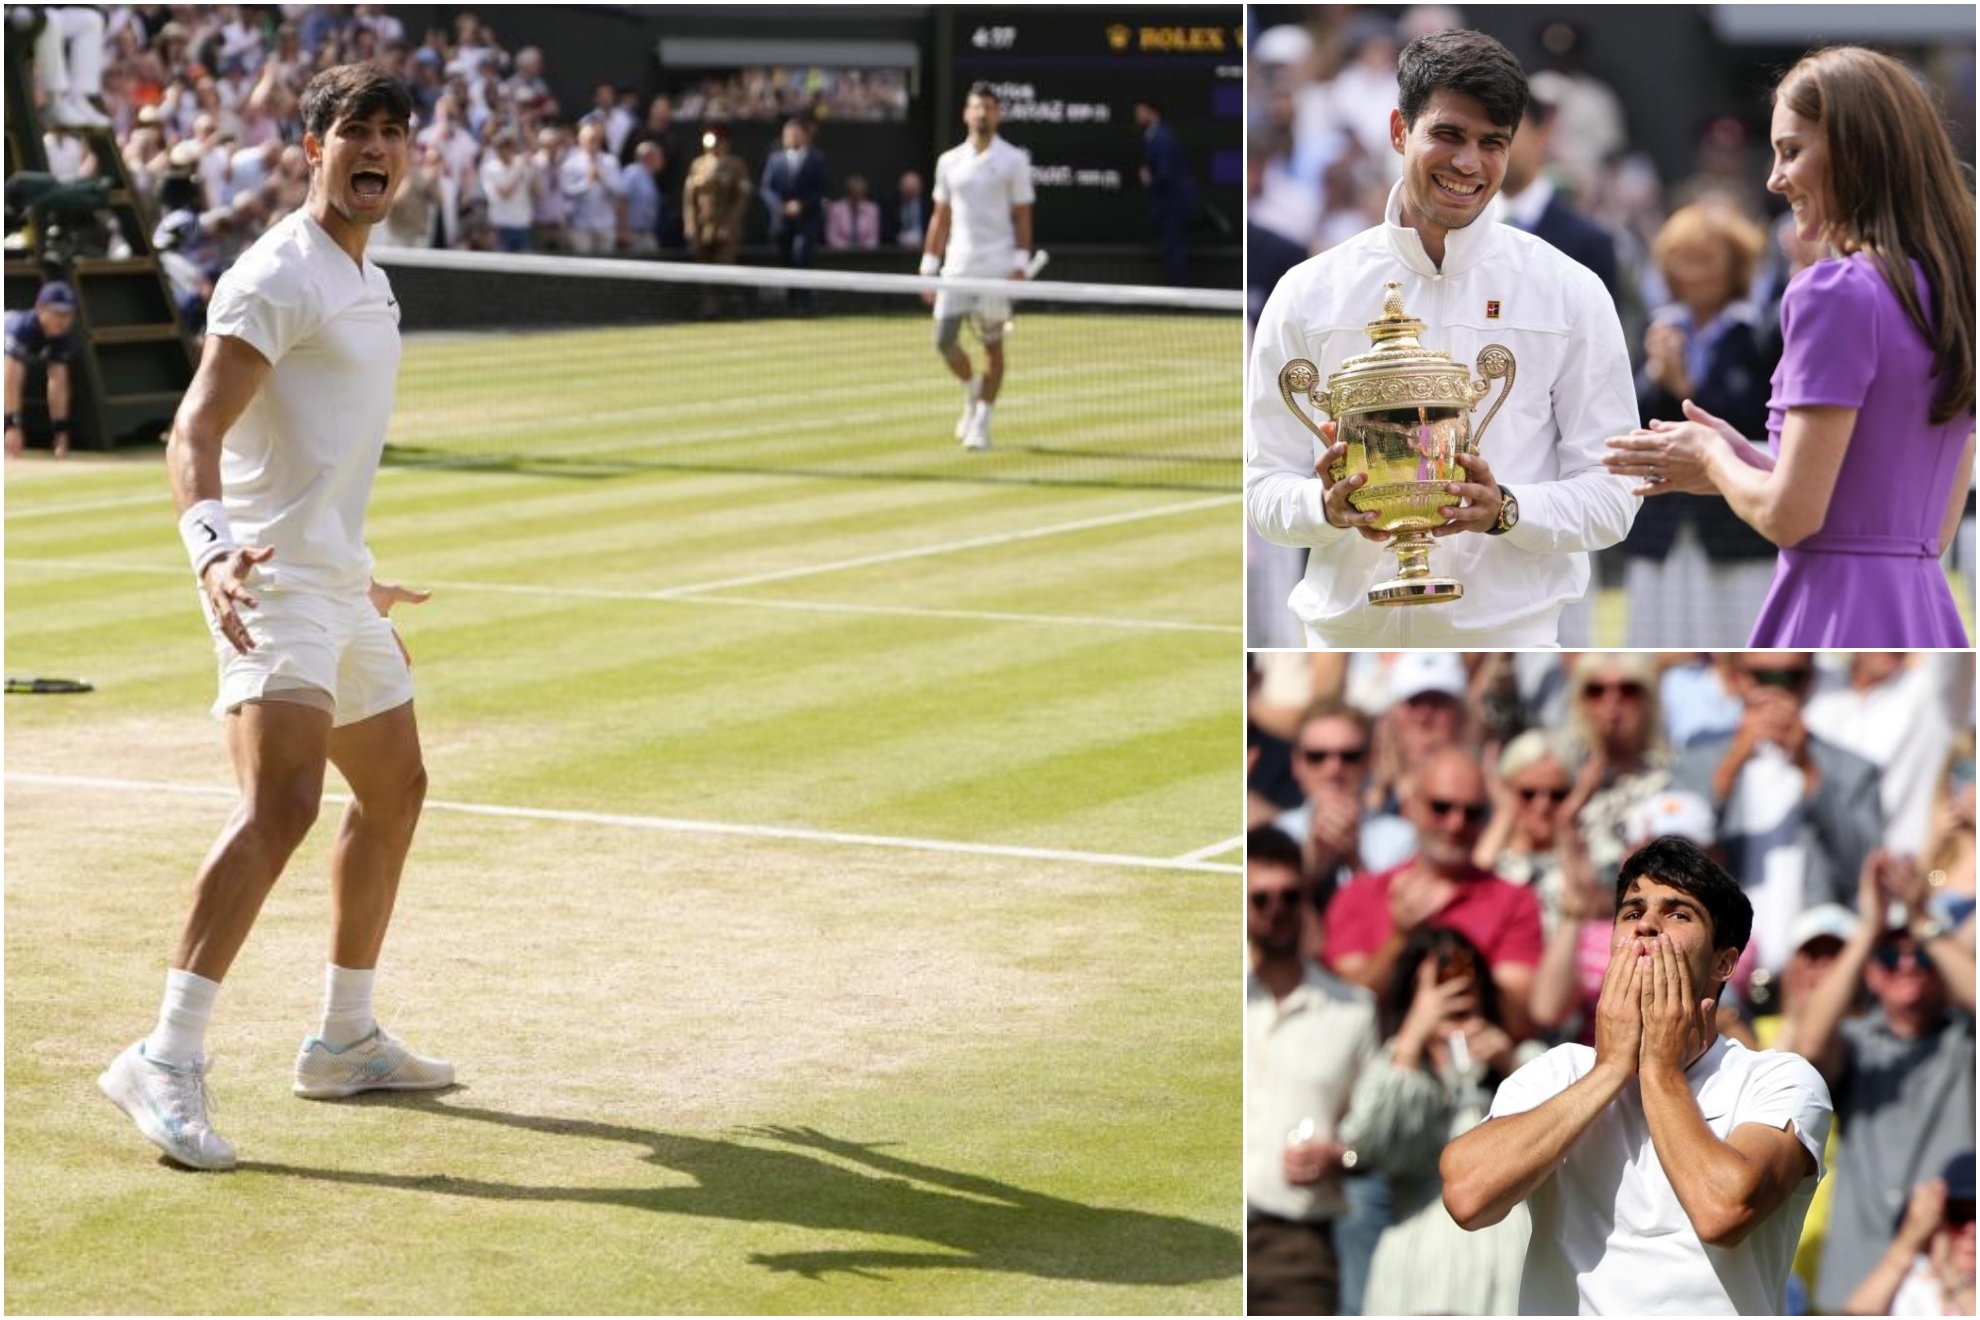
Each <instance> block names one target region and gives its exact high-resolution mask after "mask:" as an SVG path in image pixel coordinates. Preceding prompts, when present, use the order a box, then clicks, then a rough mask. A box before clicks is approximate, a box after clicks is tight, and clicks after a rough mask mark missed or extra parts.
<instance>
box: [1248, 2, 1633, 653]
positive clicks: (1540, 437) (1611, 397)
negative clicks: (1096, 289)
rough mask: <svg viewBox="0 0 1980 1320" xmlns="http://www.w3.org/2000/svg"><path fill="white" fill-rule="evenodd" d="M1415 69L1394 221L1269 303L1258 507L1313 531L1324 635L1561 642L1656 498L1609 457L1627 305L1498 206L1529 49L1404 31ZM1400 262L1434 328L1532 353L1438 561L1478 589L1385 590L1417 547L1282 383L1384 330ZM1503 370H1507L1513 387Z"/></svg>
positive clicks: (1406, 57) (1398, 121)
mask: <svg viewBox="0 0 1980 1320" xmlns="http://www.w3.org/2000/svg"><path fill="white" fill-rule="evenodd" d="M1397 82H1398V90H1399V97H1398V100H1399V107H1398V108H1397V109H1396V110H1394V111H1392V112H1391V114H1390V120H1389V129H1390V140H1391V143H1392V144H1393V146H1394V147H1395V149H1396V151H1397V152H1399V153H1400V154H1401V155H1402V158H1403V178H1402V181H1401V182H1400V183H1398V184H1397V185H1396V187H1395V189H1394V190H1393V191H1392V192H1391V193H1390V194H1389V205H1388V213H1387V215H1386V217H1385V219H1384V221H1383V223H1382V224H1380V225H1378V226H1376V227H1375V228H1373V229H1369V230H1365V231H1364V232H1362V233H1360V234H1358V235H1356V236H1355V237H1354V238H1351V239H1349V240H1348V241H1347V242H1345V243H1343V244H1341V245H1339V246H1338V247H1335V248H1332V249H1329V250H1328V251H1326V252H1323V253H1321V254H1320V255H1319V256H1317V257H1314V258H1312V259H1310V260H1308V261H1304V262H1301V263H1300V264H1299V265H1297V266H1295V267H1293V268H1292V270H1291V271H1289V272H1287V274H1286V275H1285V277H1284V278H1283V279H1281V280H1280V281H1279V284H1278V287H1277V288H1276V289H1274V290H1273V293H1272V296H1271V298H1270V299H1269V300H1268V301H1267V302H1266V304H1265V310H1264V312H1263V313H1262V314H1261V316H1260V318H1259V322H1258V329H1257V332H1256V334H1255V336H1254V337H1253V340H1252V353H1251V366H1250V375H1249V378H1248V380H1247V382H1246V410H1245V509H1246V513H1247V515H1248V516H1249V518H1250V521H1251V525H1252V527H1253V528H1254V529H1255V530H1256V531H1257V533H1258V534H1259V535H1260V536H1261V537H1263V538H1264V539H1266V540H1267V541H1272V542H1276V543H1278V544H1281V545H1292V546H1307V547H1311V551H1312V553H1311V554H1310V555H1309V556H1308V557H1307V568H1306V575H1305V578H1304V580H1303V581H1301V582H1300V584H1299V585H1298V586H1297V587H1296V588H1294V590H1293V593H1292V596H1291V598H1290V600H1289V602H1288V603H1289V604H1290V605H1291V607H1292V610H1293V612H1294V613H1295V614H1297V615H1298V616H1299V618H1300V620H1301V622H1302V623H1303V624H1304V625H1305V629H1306V639H1307V644H1308V645H1309V646H1316V647H1321V646H1324V647H1348V648H1367V649H1389V648H1394V647H1404V646H1437V647H1466V648H1480V649H1491V648H1498V647H1517V646H1551V645H1555V644H1557V642H1558V639H1559V623H1560V617H1561V612H1562V610H1563V608H1564V607H1566V606H1567V605H1569V604H1570V603H1572V602H1575V601H1578V600H1580V599H1581V598H1582V596H1583V595H1585V594H1586V592H1587V590H1588V585H1589V572H1590V564H1589V552H1590V551H1592V550H1599V549H1602V548H1603V547H1605V546H1610V545H1614V544H1616V543H1617V542H1619V541H1621V540H1622V539H1623V537H1624V536H1626V535H1627V534H1628V532H1629V525H1630V523H1631V521H1632V520H1634V518H1635V517H1636V510H1637V508H1638V507H1639V505H1640V503H1641V501H1640V500H1639V499H1638V498H1637V497H1636V496H1633V495H1631V494H1630V493H1629V492H1630V485H1629V483H1628V482H1626V481H1620V480H1618V479H1616V478H1614V477H1612V476H1610V475H1609V473H1608V471H1607V470H1606V469H1605V468H1603V466H1602V464H1601V459H1602V456H1603V453H1604V452H1605V451H1604V448H1603V444H1602V440H1603V437H1604V436H1606V435H1608V434H1611V432H1609V431H1608V429H1607V428H1609V427H1610V426H1613V425H1615V424H1616V423H1617V422H1619V421H1621V420H1623V419H1625V418H1634V417H1635V416H1636V392H1635V387H1634V385H1633V383H1632V381H1631V377H1630V367H1629V353H1628V350H1627V349H1626V348H1625V346H1624V343H1623V334H1622V325H1621V323H1620V322H1619V321H1618V320H1617V319H1616V312H1615V305H1614V303H1613V302H1612V301H1611V300H1610V298H1609V295H1608V292H1607V291H1606V290H1605V289H1604V288H1603V287H1602V282H1601V281H1600V280H1599V279H1597V278H1596V277H1595V275H1594V274H1593V273H1591V272H1590V271H1589V270H1588V269H1587V268H1585V267H1583V266H1582V265H1580V264H1579V263H1577V262H1576V261H1574V260H1573V259H1571V258H1569V257H1568V256H1566V255H1565V254H1563V253H1562V252H1560V251H1559V250H1558V249H1556V248H1554V247H1551V246H1549V245H1548V244H1547V243H1546V242H1545V241H1543V240H1541V239H1538V238H1535V237H1534V236H1533V235H1531V234H1528V233H1525V232H1523V231H1521V230H1519V229H1515V228H1514V227H1512V226H1511V225H1506V224H1501V223H1499V221H1498V219H1497V208H1496V207H1494V206H1493V200H1494V198H1495V197H1496V196H1497V195H1498V191H1499V185H1500V183H1501V182H1502V181H1503V180H1504V178H1505V170H1506V155H1507V150H1508V148H1509V147H1510V146H1511V145H1512V139H1513V132H1514V129H1515V128H1516V127H1517V126H1518V124H1519V122H1520V118H1521V116H1522V114H1523V113H1524V112H1525V107H1526V75H1525V73H1524V72H1523V71H1522V70H1521V69H1520V66H1519V62H1518V61H1517V60H1515V59H1514V58H1513V56H1512V54H1511V52H1509V51H1508V50H1506V48H1505V47H1504V46H1501V45H1500V44H1499V43H1498V42H1496V41H1494V40H1493V39H1492V38H1490V37H1488V36H1485V35H1484V34H1482V33H1478V32H1467V31H1462V30H1451V31H1446V32H1439V33H1435V34H1433V35H1431V36H1426V37H1420V38H1418V39H1417V40H1416V41H1413V42H1411V43H1410V44H1409V46H1408V47H1407V48H1406V49H1405V50H1404V51H1403V54H1402V59H1401V62H1400V65H1399V68H1398V73H1397ZM1390 281H1398V282H1400V283H1401V284H1402V292H1403V301H1404V306H1405V307H1406V309H1407V310H1408V312H1409V314H1410V315H1411V316H1412V317H1414V318H1416V319H1417V320H1420V321H1422V322H1423V324H1424V332H1423V336H1422V339H1423V343H1424V344H1425V345H1427V346H1429V347H1431V348H1435V349H1440V350H1443V351H1446V352H1448V353H1450V354H1451V356H1452V357H1453V358H1454V359H1455V360H1456V361H1458V362H1460V363H1474V362H1476V360H1477V357H1478V353H1479V350H1480V349H1482V348H1484V347H1485V346H1486V345H1488V344H1502V345H1504V346H1505V347H1507V348H1509V349H1511V350H1512V353H1513V356H1514V358H1515V360H1516V363H1517V373H1516V377H1515V379H1514V382H1513V385H1512V387H1511V389H1510V391H1509V392H1508V393H1507V394H1506V395H1505V404H1504V407H1503V409H1502V410H1501V411H1500V412H1499V414H1498V416H1497V417H1496V418H1495V419H1494V421H1493V423H1492V429H1491V430H1490V432H1488V433H1487V434H1486V436H1485V439H1484V453H1483V454H1482V455H1479V456H1474V457H1467V458H1465V459H1464V460H1463V461H1464V463H1465V466H1466V469H1467V470H1468V472H1469V476H1470V479H1469V480H1468V481H1466V482H1462V483H1456V484H1455V488H1454V489H1453V491H1452V498H1451V506H1450V508H1449V509H1448V511H1447V517H1448V518H1449V522H1448V523H1447V524H1446V525H1445V526H1443V527H1441V528H1439V529H1437V531H1436V535H1437V536H1439V537H1440V538H1443V539H1442V540H1441V542H1440V544H1439V545H1438V547H1437V548H1436V550H1434V551H1433V552H1432V554H1431V564H1432V569H1433V571H1434V572H1436V573H1438V574H1439V575H1445V576H1451V577H1455V578H1457V579H1458V580H1460V581H1461V582H1463V583H1464V597H1463V599H1461V600H1459V601H1456V602H1454V603H1451V604H1447V605H1421V606H1410V607H1401V608H1398V607H1393V606H1376V605H1371V604H1369V603H1368V594H1367V593H1368V589H1369V588H1370V587H1372V586H1374V585H1375V584H1376V583H1378V582H1380V581H1383V580H1384V579H1387V578H1389V577H1392V576H1393V575H1394V573H1395V562H1396V561H1395V556H1394V555H1393V554H1392V553H1390V551H1389V549H1388V547H1387V546H1385V545H1384V544H1382V542H1384V541H1386V540H1387V539H1388V538H1387V536H1386V535H1385V534H1384V533H1381V532H1377V531H1375V530H1374V529H1373V528H1372V527H1370V526H1368V524H1369V523H1371V522H1372V521H1373V520H1374V517H1375V515H1373V514H1361V513H1357V512H1355V510H1354V509H1353V507H1352V506H1351V505H1349V504H1348V502H1347V500H1348V496H1349V495H1350V494H1352V493H1353V491H1354V490H1355V489H1357V488H1359V486H1360V485H1361V484H1362V483H1363V482H1365V481H1366V477H1364V476H1362V475H1360V474H1356V475H1355V476H1351V477H1349V478H1348V479H1347V480H1345V481H1343V482H1340V483H1339V484H1333V483H1331V482H1330V481H1329V480H1328V479H1326V478H1325V477H1324V476H1322V475H1318V474H1317V473H1316V465H1317V467H1318V469H1319V471H1320V472H1324V471H1325V469H1326V467H1327V466H1328V464H1329V463H1331V462H1332V461H1333V458H1334V457H1336V456H1338V455H1340V454H1342V453H1344V452H1345V450H1344V449H1343V448H1342V447H1340V446H1338V445H1336V446H1334V447H1333V448H1331V449H1327V450H1325V451H1322V450H1321V449H1320V446H1319V445H1318V444H1317V443H1316V442H1315V441H1314V438H1313V435H1312V433H1311V432H1310V431H1308V430H1307V429H1306V427H1304V426H1303V425H1301V424H1300V422H1299V420H1298V419H1297V418H1295V417H1294V416H1293V415H1292V413H1291V412H1290V411H1288V409H1287V408H1286V405H1285V402H1284V400H1283V399H1282V398H1281V397H1280V394H1279V372H1280V370H1281V369H1282V368H1283V367H1284V366H1285V365H1286V363H1288V362H1290V361H1292V360H1293V359H1295V358H1304V359H1306V360H1307V361H1309V362H1312V363H1313V364H1315V365H1316V366H1317V367H1319V369H1320V374H1321V377H1322V379H1323V380H1324V379H1325V378H1326V377H1327V376H1329V375H1331V374H1332V373H1334V372H1336V371H1338V370H1340V367H1341V364H1342V363H1343V362H1344V361H1345V360H1346V359H1347V358H1349V357H1352V356H1354V355H1356V354H1359V353H1366V352H1368V351H1369V349H1370V347H1371V345H1370V342H1369V339H1368V335H1367V333H1366V331H1365V329H1364V327H1365V326H1366V325H1367V324H1368V323H1369V322H1370V321H1373V320H1375V319H1377V318H1378V317H1379V316H1380V315H1381V314H1382V297H1383V286H1384V285H1386V284H1387V283H1389V282H1390ZM1504 388H1505V384H1504V382H1503V381H1499V382H1494V383H1493V387H1492V389H1493V394H1492V397H1493V398H1494V399H1496V398H1498V397H1499V391H1500V390H1502V389H1504ZM1482 415H1483V414H1482V413H1481V414H1477V416H1482ZM1332 426H1333V424H1332V423H1331V422H1329V423H1328V424H1327V429H1328V430H1329V431H1330V432H1331V429H1332Z"/></svg>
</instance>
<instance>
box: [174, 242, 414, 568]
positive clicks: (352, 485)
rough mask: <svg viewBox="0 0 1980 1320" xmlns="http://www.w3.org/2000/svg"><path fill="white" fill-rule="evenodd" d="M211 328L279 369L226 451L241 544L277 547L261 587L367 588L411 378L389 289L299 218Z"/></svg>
mask: <svg viewBox="0 0 1980 1320" xmlns="http://www.w3.org/2000/svg"><path fill="white" fill-rule="evenodd" d="M206 329H207V333H208V334H215V335H227V336H229V337H231V338H235V339H239V340H241V341H242V342H243V343H246V344H248V345H249V346H250V347H252V348H253V349H254V350H255V351H256V352H257V353H259V354H261V356H263V357H264V358H267V359H268V361H269V362H270V363H271V364H272V366H273V369H272V370H271V371H270V372H269V373H268V379H267V380H266V382H264V383H263V385H262V387H261V389H260V391H259V392H258V393H256V394H255V396H254V399H253V400H252V401H251V402H250V403H249V404H248V406H247V410H246V411H245V412H243V413H242V414H241V416H240V420H239V421H237V422H235V423H234V425H233V427H232V429H230V430H229V431H228V432H227V435H226V440H225V443H224V446H223V448H222V450H221V455H220V486H221V491H222V500H223V502H224V503H225V505H226V508H227V518H228V520H229V521H230V522H231V523H233V526H234V535H235V537H236V538H237V539H238V540H239V541H240V543H241V544H242V545H247V546H257V547H260V546H273V547H274V548H275V557H274V558H273V559H272V560H270V561H269V562H268V563H266V564H264V565H262V566H261V567H260V568H259V569H258V570H257V576H256V580H257V581H258V582H260V583H262V584H263V585H267V586H272V587H275V588H278V589H288V588H291V587H302V588H305V589H309V590H316V591H326V592H332V593H344V592H349V591H352V590H356V591H363V590H364V589H365V587H366V585H367V584H368V583H369V582H370V580H371V567H372V558H371V552H370V551H369V550H368V549H366V548H365V544H364V512H365V505H366V504H367V503H368V502H369V501H370V499H371V483H372V479H373V478H374V477H375V476H377V474H378V460H379V457H380V456H381V455H382V454H383V453H384V450H385V430H386V427H387V425H388V424H389V423H390V421H391V418H392V396H393V392H394V391H395V390H396V389H397V388H398V380H399V305H398V302H397V300H396V299H394V298H393V296H392V285H391V282H390V281H389V280H387V279H386V278H385V272H384V271H382V270H380V269H379V268H378V267H377V266H376V265H374V264H373V263H372V262H371V261H370V260H369V259H368V258H367V259H366V260H365V261H364V263H363V264H362V266H360V265H359V263H357V262H355V261H352V260H351V258H350V255H349V254H348V253H346V252H345V251H344V250H343V249H342V248H340V247H338V246H337V244H336V242H335V241H334V240H332V239H331V237H330V235H329V234H327V233H325V232H324V231H323V227H322V226H321V225H319V224H317V223H316V221H314V220H312V219H311V218H310V217H309V215H308V214H307V213H306V212H304V211H296V212H294V213H293V214H291V215H289V216H288V217H286V218H285V219H283V220H282V221H280V222H279V223H278V224H276V225H274V226H273V227H272V228H270V229H269V231H268V232H267V233H265V234H263V235H262V236H261V238H260V239H259V240H257V241H256V243H255V244H254V246H253V247H251V248H249V249H248V250H247V251H246V252H245V253H243V254H242V255H241V258H240V260H239V261H236V262H235V263H234V265H233V267H232V268H231V269H229V270H228V271H227V273H226V274H225V275H222V276H221V277H220V282H219V285H218V286H217V287H216V288H215V290H214V293H213V303H212V306H211V307H209V308H208V310H207V314H206Z"/></svg>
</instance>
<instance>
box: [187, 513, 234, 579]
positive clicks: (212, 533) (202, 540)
mask: <svg viewBox="0 0 1980 1320" xmlns="http://www.w3.org/2000/svg"><path fill="white" fill-rule="evenodd" d="M179 539H180V540H181V541H184V542H185V543H186V558H187V559H189V560H191V561H192V570H193V576H194V577H196V578H197V577H204V576H205V575H206V569H207V566H208V565H209V564H211V563H212V562H213V561H214V560H216V559H222V558H225V557H226V556H228V555H231V554H232V553H234V551H235V550H237V549H239V547H238V546H236V545H235V544H234V528H233V526H232V524H230V523H229V522H228V521H227V506H226V505H224V504H222V503H220V501H219V500H201V501H200V502H199V503H197V504H195V505H193V506H192V507H191V508H190V509H187V510H186V511H185V512H184V513H182V514H180V515H179Z"/></svg>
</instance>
